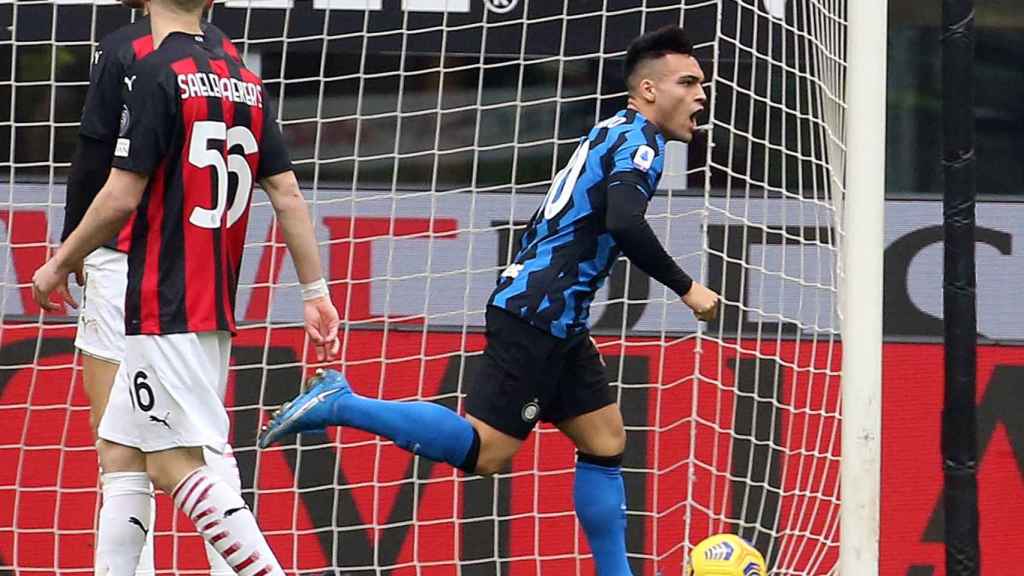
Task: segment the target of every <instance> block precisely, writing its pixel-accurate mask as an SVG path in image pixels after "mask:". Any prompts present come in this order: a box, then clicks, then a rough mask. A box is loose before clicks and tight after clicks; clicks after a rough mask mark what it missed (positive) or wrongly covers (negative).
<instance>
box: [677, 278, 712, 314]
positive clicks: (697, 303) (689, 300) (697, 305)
mask: <svg viewBox="0 0 1024 576" xmlns="http://www.w3.org/2000/svg"><path fill="white" fill-rule="evenodd" d="M683 303H684V304H686V305H687V306H689V307H690V309H691V310H693V315H694V316H696V317H697V320H703V321H705V322H710V321H712V320H714V319H715V317H716V316H718V303H719V298H718V293H717V292H715V291H714V290H712V289H710V288H708V287H706V286H704V285H703V284H701V283H700V282H696V281H695V282H694V283H693V285H692V286H690V291H689V292H687V293H686V294H685V295H683Z"/></svg>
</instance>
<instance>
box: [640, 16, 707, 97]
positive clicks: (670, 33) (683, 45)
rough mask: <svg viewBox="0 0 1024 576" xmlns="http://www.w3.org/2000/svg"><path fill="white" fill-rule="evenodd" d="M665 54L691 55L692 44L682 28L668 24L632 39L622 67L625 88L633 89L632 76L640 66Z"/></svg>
mask: <svg viewBox="0 0 1024 576" xmlns="http://www.w3.org/2000/svg"><path fill="white" fill-rule="evenodd" d="M666 54H690V55H692V54H693V43H692V42H690V37H689V36H687V35H686V31H684V30H683V29H682V28H680V27H678V26H673V25H671V24H670V25H668V26H663V27H661V28H658V29H657V30H654V31H653V32H648V33H646V34H644V35H642V36H637V37H636V38H635V39H633V41H632V42H630V43H629V48H628V49H627V50H626V62H625V64H624V66H623V78H624V79H625V80H626V88H627V89H629V90H632V89H633V74H634V73H635V72H636V70H637V68H638V67H639V66H640V65H641V64H643V63H644V62H647V61H648V60H657V59H658V58H661V57H662V56H664V55H666Z"/></svg>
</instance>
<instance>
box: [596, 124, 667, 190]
mask: <svg viewBox="0 0 1024 576" xmlns="http://www.w3.org/2000/svg"><path fill="white" fill-rule="evenodd" d="M664 167H665V142H664V141H663V140H662V139H661V138H659V137H648V135H647V134H645V133H644V130H643V129H640V128H638V129H635V130H630V131H629V132H627V133H626V139H625V141H623V142H622V144H620V145H619V147H618V148H617V149H616V150H615V159H614V165H613V167H612V171H611V175H610V177H609V182H611V181H612V180H619V181H624V180H626V181H630V182H633V183H634V184H636V185H637V186H639V187H640V189H641V190H643V191H644V194H646V195H647V198H651V197H653V196H654V191H655V190H657V189H658V181H659V180H661V172H662V170H663V169H664Z"/></svg>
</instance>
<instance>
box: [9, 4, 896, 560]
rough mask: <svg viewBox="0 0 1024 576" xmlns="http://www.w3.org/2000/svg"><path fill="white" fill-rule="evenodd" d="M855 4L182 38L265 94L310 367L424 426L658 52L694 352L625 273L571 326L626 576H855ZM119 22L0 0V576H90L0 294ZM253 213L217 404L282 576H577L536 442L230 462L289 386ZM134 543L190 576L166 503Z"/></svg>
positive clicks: (257, 195)
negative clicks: (418, 418)
mask: <svg viewBox="0 0 1024 576" xmlns="http://www.w3.org/2000/svg"><path fill="white" fill-rule="evenodd" d="M885 4H886V2H885V0H685V1H683V2H680V1H679V0H565V1H552V0H312V1H304V0H227V1H221V0H217V2H216V4H215V6H214V8H213V10H212V13H211V19H212V21H213V22H214V23H216V24H217V25H218V26H219V27H221V28H222V29H223V30H224V31H225V32H226V33H227V34H228V35H229V36H231V37H232V39H233V40H234V41H235V43H236V45H237V46H238V48H239V50H240V51H241V52H242V53H243V54H244V57H245V59H246V62H247V63H248V64H249V65H250V66H251V67H253V69H255V70H257V71H259V72H260V74H261V75H262V76H263V78H264V81H265V83H266V85H267V86H268V89H269V91H270V93H271V95H272V98H273V101H274V105H275V107H276V110H277V114H278V117H279V119H280V122H281V125H282V128H283V132H284V135H285V138H286V141H287V143H288V145H289V148H290V151H291V153H292V156H293V160H294V164H295V167H296V171H297V173H298V174H299V177H300V180H301V182H302V186H303V191H304V193H305V195H306V198H307V199H308V201H309V203H310V206H311V210H312V214H313V216H314V223H315V226H316V228H317V229H316V234H317V239H318V241H319V242H320V244H321V248H322V252H321V255H322V260H323V262H324V266H325V270H326V272H327V274H328V276H329V278H328V281H329V284H330V289H331V293H332V296H333V298H334V300H335V302H336V303H337V305H338V308H339V311H340V312H341V313H342V315H343V316H344V319H345V322H344V330H343V346H344V353H343V358H342V360H341V362H339V363H337V364H335V366H338V367H340V368H342V369H344V370H345V371H346V373H347V374H348V376H349V378H350V380H352V382H353V384H354V386H355V388H356V390H357V391H359V392H361V393H363V394H366V395H370V396H374V397H380V398H387V399H426V400H431V401H435V402H439V403H441V404H444V405H446V406H449V407H450V408H452V409H456V410H458V409H460V408H461V401H462V398H463V397H464V394H465V392H466V390H467V387H468V386H469V385H470V384H471V383H472V382H473V377H474V374H475V373H476V370H477V367H478V365H479V359H480V351H481V350H482V347H483V343H484V334H483V332H482V327H483V312H484V306H485V303H486V300H487V296H488V295H489V292H490V290H491V288H492V287H493V285H494V282H495V279H496V278H497V275H498V273H499V272H500V270H501V269H502V268H503V267H504V266H505V263H506V262H507V261H508V258H509V255H510V251H511V250H513V246H515V243H516V240H517V238H518V237H519V236H518V235H519V234H521V232H522V230H523V228H524V226H525V224H526V221H527V220H528V219H529V217H530V215H531V214H532V213H533V211H534V210H535V209H536V208H537V206H538V204H539V203H540V202H541V200H542V198H543V193H544V192H545V191H546V190H547V187H548V184H549V182H550V180H551V178H552V177H553V175H554V174H555V173H556V172H557V171H558V169H559V168H560V167H561V166H562V165H564V163H565V162H566V160H567V159H568V157H569V155H570V154H571V153H572V151H573V149H574V148H575V147H576V145H577V143H578V139H579V137H580V136H581V135H583V134H585V132H586V131H587V130H588V129H589V128H590V127H591V126H592V125H593V124H594V123H596V122H598V121H600V120H602V119H603V118H606V117H608V116H610V115H611V114H613V113H614V112H616V111H617V110H619V109H620V108H621V107H622V106H623V105H624V103H625V89H624V86H623V85H622V78H621V76H622V73H621V65H622V58H623V56H624V54H625V49H626V46H627V45H628V43H629V41H630V40H631V39H632V38H634V37H635V36H637V35H638V34H641V33H643V32H646V31H650V30H653V29H656V28H658V27H660V26H663V25H668V24H672V25H679V26H682V27H684V28H685V29H686V30H687V32H688V33H689V35H690V36H691V38H692V39H693V41H694V43H695V46H696V52H695V56H696V58H697V59H698V60H699V62H700V63H701V65H702V67H703V69H704V72H705V74H706V75H707V78H708V80H707V84H706V90H707V92H708V97H709V106H708V111H707V112H706V114H705V117H704V118H702V119H701V124H702V128H703V129H704V135H703V136H702V137H700V138H698V139H697V140H696V141H695V142H693V143H692V144H691V145H689V146H683V145H681V144H678V143H673V144H672V145H671V147H670V148H671V149H670V153H669V157H668V161H667V163H666V173H665V176H664V178H663V181H662V183H661V187H660V189H659V191H658V193H657V194H656V196H655V198H654V200H653V201H652V203H651V206H650V208H649V211H648V219H649V221H650V223H651V226H652V228H653V229H654V230H655V232H656V233H657V234H658V235H659V237H660V238H661V240H662V241H663V243H664V244H665V245H666V247H667V249H668V251H669V253H670V254H672V255H673V256H674V257H675V258H676V259H677V261H678V262H679V264H680V265H681V266H682V267H683V268H684V269H686V270H687V271H689V272H690V273H691V274H692V275H693V276H694V277H697V278H700V279H701V280H702V281H703V282H704V283H705V284H706V285H708V286H710V287H712V288H714V289H715V290H717V291H719V292H720V293H721V294H722V295H723V298H724V301H725V306H724V308H723V310H722V315H721V317H720V318H719V319H718V320H716V321H715V322H711V323H708V324H700V325H699V324H698V323H697V322H696V321H695V320H694V319H693V318H692V315H690V314H689V313H688V311H687V309H686V308H685V307H684V306H683V305H681V304H680V303H679V302H678V301H677V299H676V298H675V297H674V295H672V294H671V293H670V292H668V291H667V290H666V289H665V288H664V287H662V286H660V285H659V284H657V283H656V282H654V281H652V280H650V279H649V278H647V277H646V276H645V275H643V274H642V273H640V272H639V271H638V270H637V269H635V268H632V267H631V266H629V265H628V263H627V262H626V261H625V260H623V261H622V262H619V263H617V264H616V266H615V268H614V270H613V273H612V275H611V277H610V278H609V281H608V282H607V284H606V286H605V287H604V288H602V290H601V291H600V292H599V294H598V298H597V300H596V302H595V306H594V308H593V312H592V314H591V318H592V320H593V334H594V336H595V338H596V340H597V343H598V347H599V350H600V351H601V353H602V355H603V357H604V359H605V361H606V362H607V366H608V373H609V377H610V380H611V381H612V383H613V386H614V390H615V394H616V396H617V399H618V401H619V403H620V406H621V407H622V411H623V416H624V420H625V424H626V428H627V451H626V454H625V459H624V467H623V470H624V479H625V482H626V489H627V520H628V533H627V547H628V551H629V554H630V561H631V564H632V566H633V569H634V572H635V573H636V574H637V575H638V576H640V575H643V576H655V575H665V576H669V575H672V576H678V575H679V574H680V573H681V572H682V569H683V565H684V559H685V556H686V554H687V553H688V551H689V550H690V549H692V547H693V546H694V545H695V544H696V543H697V542H699V541H700V540H701V539H703V538H704V537H706V536H708V535H710V534H712V533H716V532H726V531H727V532H735V533H738V534H740V535H741V536H743V537H744V538H747V539H748V540H750V541H751V542H752V543H753V544H754V545H755V546H757V547H758V548H759V549H760V550H761V551H762V552H763V553H764V554H765V556H766V558H767V559H768V562H769V564H770V567H771V574H773V575H776V576H782V575H787V576H796V575H802V576H808V575H811V576H822V575H825V574H837V573H842V574H844V575H852V574H856V575H858V576H859V575H863V574H877V570H878V528H879V526H878V518H879V514H878V509H879V460H880V429H879V410H880V394H881V390H880V387H881V372H880V362H881V360H880V358H881V357H880V351H881V266H882V244H881V241H882V237H881V232H882V222H883V219H882V216H883V215H882V198H883V186H884V142H885V137H884V126H885V115H884V105H885V98H884V97H885V31H886V26H885V23H886V7H885ZM130 19H131V17H130V15H129V12H128V11H127V10H125V9H124V8H122V7H120V6H118V5H117V2H114V1H112V0H111V1H97V2H86V1H78V0H58V1H56V2H54V1H43V0H38V1H34V0H27V1H19V2H9V1H7V2H4V1H0V62H2V63H4V64H3V65H2V66H0V95H3V96H4V97H5V98H6V99H5V100H4V102H8V101H9V106H5V107H2V108H4V110H0V175H2V176H0V254H2V255H3V259H4V261H3V263H2V266H3V276H2V277H0V573H6V572H15V573H18V574H36V575H42V574H58V573H59V574H81V575H82V576H85V575H87V574H92V554H91V550H92V546H93V534H94V530H95V512H96V510H97V506H98V494H97V490H96V484H97V479H96V458H95V450H94V446H93V439H92V438H91V435H90V432H89V426H88V403H87V402H86V399H85V395H84V392H83V390H82V385H81V371H80V369H79V367H80V362H79V360H80V358H79V356H78V354H77V353H76V352H75V350H74V347H73V344H72V342H73V337H74V332H75V324H74V322H75V320H76V318H77V316H76V313H75V312H74V311H73V310H70V309H69V310H67V312H66V313H64V314H57V315H45V316H44V315H42V314H41V313H40V310H39V308H38V307H37V306H35V305H34V304H33V303H32V301H31V295H30V292H29V288H30V280H31V274H32V271H33V270H34V268H35V267H36V266H38V265H39V264H41V263H42V261H43V259H44V258H45V254H46V250H47V247H48V246H53V245H55V244H56V243H57V242H58V240H59V234H60V230H61V225H62V220H63V206H64V202H65V192H64V184H65V180H66V174H67V168H68V166H69V163H70V159H71V153H72V151H73V148H74V144H75V140H76V138H77V128H78V123H79V118H78V114H79V113H80V111H81V104H82V100H83V97H84V93H85V88H86V84H87V79H88V72H89V62H90V60H91V56H92V51H93V49H94V45H95V43H96V42H97V41H98V40H99V39H100V38H102V36H103V35H105V34H107V33H109V32H110V31H112V30H114V29H116V28H117V27H118V26H120V25H123V24H124V23H126V22H128V21H130ZM5 27H6V29H7V30H9V31H10V33H9V34H6V35H4V34H3V30H5ZM253 201H254V203H253V207H252V212H251V216H250V219H249V228H248V235H247V239H246V254H245V256H244V259H243V265H242V269H241V271H240V277H241V289H240V291H239V295H238V299H237V305H236V316H237V317H238V319H239V321H240V326H241V330H240V333H239V335H238V337H237V338H236V339H235V341H234V348H233V352H234V353H233V364H232V369H231V376H230V382H229V392H228V398H227V400H226V403H227V406H228V412H229V415H230V417H231V426H232V428H231V441H232V444H233V447H234V453H235V455H236V458H237V460H238V464H239V470H240V473H241V478H242V489H243V496H244V497H245V498H246V500H247V501H248V502H249V503H250V505H251V506H252V508H253V510H254V512H255V514H256V515H257V518H258V520H259V522H260V523H261V526H262V528H263V529H264V531H265V532H266V533H267V534H268V539H269V541H270V543H271V546H272V547H273V548H274V550H275V552H276V554H277V555H278V556H279V558H280V560H281V562H282V565H283V566H284V567H285V569H286V571H288V572H289V573H300V574H316V575H319V574H332V575H336V574H345V575H346V576H371V575H372V576H381V575H384V574H388V575H395V576H406V575H408V576H412V575H416V576H423V575H427V576H441V575H449V574H459V575H461V576H477V575H480V576H483V575H489V574H503V575H513V576H525V575H541V574H557V575H560V576H561V575H566V574H568V575H574V576H584V575H588V574H592V573H593V563H592V559H591V556H590V551H589V549H588V548H587V546H586V543H585V539H584V538H583V534H582V531H581V530H580V528H579V526H578V524H577V522H576V519H575V516H574V513H573V509H572V498H571V490H572V472H573V468H574V451H573V449H572V446H571V445H570V444H569V443H568V441H567V440H566V439H565V438H564V437H563V436H562V435H561V434H560V433H559V432H558V431H557V429H555V428H553V427H552V426H550V425H544V426H541V427H539V428H538V429H537V430H536V431H535V432H534V433H533V434H532V435H531V437H530V438H529V439H528V440H527V441H526V442H525V443H524V446H523V449H522V452H521V453H520V454H518V455H517V457H516V458H515V459H514V461H513V464H512V466H511V468H510V469H509V470H507V471H506V472H505V473H502V474H499V475H498V476H496V477H494V478H487V479H483V478H478V477H470V476H465V475H462V474H461V473H456V472H454V471H453V470H451V468H449V467H447V466H444V465H435V464H432V463H430V462H428V461H426V460H424V459H419V458H414V457H412V456H410V455H409V454H408V453H406V452H404V451H402V450H401V449H399V448H397V447H396V446H394V445H393V444H391V443H390V442H386V441H382V440H381V439H379V438H377V437H375V436H371V435H367V434H363V433H360V432H357V431H353V430H342V431H337V430H331V431H329V433H328V434H327V435H316V434H308V435H304V436H303V437H301V438H298V439H288V440H286V441H285V442H283V443H282V444H281V445H279V446H275V447H272V448H271V449H268V450H263V451H258V450H257V449H256V448H255V438H256V432H257V430H258V428H259V426H260V424H261V423H262V422H263V421H264V420H265V419H266V417H267V414H268V412H269V411H270V410H272V409H274V408H276V407H277V406H278V405H279V404H280V403H281V402H283V401H284V400H286V399H288V398H290V397H291V396H292V395H294V393H295V392H296V391H297V390H298V389H299V386H300V383H301V381H302V379H303V377H304V376H306V375H308V374H309V373H310V372H311V370H312V369H313V368H315V367H316V365H315V363H314V362H313V360H312V358H311V354H310V353H311V351H310V350H309V348H308V346H307V345H306V344H305V342H304V340H303V335H302V331H301V319H302V315H301V305H300V302H301V299H300V295H299V288H298V282H297V278H296V276H295V272H294V269H293V268H292V266H291V263H290V260H289V258H288V257H287V254H286V251H285V250H284V245H283V241H282V239H281V237H280V235H279V232H278V229H277V227H276V226H275V225H274V222H273V218H272V210H271V207H270V205H269V203H268V202H267V200H266V197H265V195H264V194H262V192H259V191H256V192H254V194H253ZM840 486H842V490H840ZM154 530H155V534H156V544H157V552H156V564H157V568H158V571H159V573H161V574H171V573H182V574H200V573H203V571H204V569H205V555H204V553H203V552H202V545H201V542H200V541H199V539H198V537H197V536H195V535H194V533H193V531H192V529H191V526H190V525H189V524H188V521H187V519H185V518H183V517H180V516H177V515H175V514H174V513H173V510H172V509H171V506H170V503H169V501H168V500H167V499H166V498H164V497H160V498H158V511H157V523H156V525H155V528H154Z"/></svg>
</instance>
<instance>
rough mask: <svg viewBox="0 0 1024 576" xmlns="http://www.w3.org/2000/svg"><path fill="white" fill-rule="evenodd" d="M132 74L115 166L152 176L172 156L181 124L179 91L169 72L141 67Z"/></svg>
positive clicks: (167, 70) (115, 149) (135, 67)
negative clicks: (172, 148) (174, 142)
mask: <svg viewBox="0 0 1024 576" xmlns="http://www.w3.org/2000/svg"><path fill="white" fill-rule="evenodd" d="M129 74H132V75H134V76H135V79H134V81H133V82H132V89H131V90H129V91H128V96H127V98H126V104H125V118H124V119H122V121H121V131H120V136H119V138H118V139H117V144H116V145H115V146H114V161H113V164H112V165H113V166H114V167H115V168H120V169H122V170H130V171H132V172H137V173H140V174H152V173H153V172H154V171H155V170H156V168H157V166H158V165H159V164H160V162H161V161H163V159H164V158H165V157H166V156H167V155H168V153H169V152H170V149H171V145H172V143H173V141H174V135H175V133H176V131H177V129H178V125H179V123H180V122H181V120H180V118H179V110H180V100H179V98H178V91H177V89H175V88H174V85H173V78H174V77H173V75H172V74H171V73H170V69H169V68H166V67H157V66H146V65H141V66H140V65H137V66H134V67H133V68H132V69H131V70H130V71H129Z"/></svg>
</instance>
